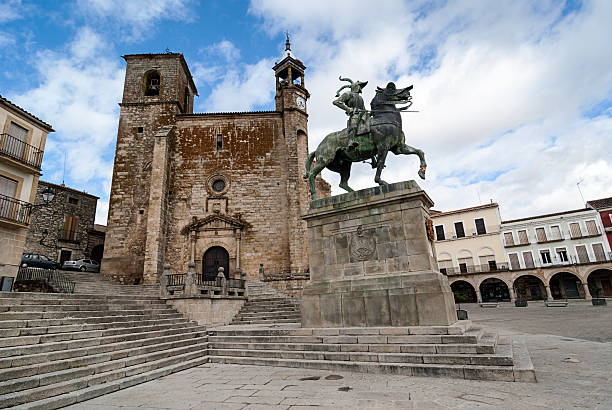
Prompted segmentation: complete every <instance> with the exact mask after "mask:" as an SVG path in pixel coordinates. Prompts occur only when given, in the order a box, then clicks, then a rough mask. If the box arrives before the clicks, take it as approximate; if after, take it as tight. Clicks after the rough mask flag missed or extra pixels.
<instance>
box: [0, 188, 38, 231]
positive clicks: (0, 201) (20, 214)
mask: <svg viewBox="0 0 612 410" xmlns="http://www.w3.org/2000/svg"><path fill="white" fill-rule="evenodd" d="M31 213H32V205H31V204H29V203H27V202H25V201H20V200H19V199H15V198H11V197H10V196H6V195H0V219H7V220H9V221H13V222H18V223H20V224H24V225H28V224H29V223H30V214H31Z"/></svg>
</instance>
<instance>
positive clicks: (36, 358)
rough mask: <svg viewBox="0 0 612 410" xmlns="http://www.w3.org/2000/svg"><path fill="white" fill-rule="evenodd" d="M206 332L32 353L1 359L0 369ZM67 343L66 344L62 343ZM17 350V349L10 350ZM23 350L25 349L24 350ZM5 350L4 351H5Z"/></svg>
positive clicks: (148, 344)
mask: <svg viewBox="0 0 612 410" xmlns="http://www.w3.org/2000/svg"><path fill="white" fill-rule="evenodd" d="M204 336H205V332H202V331H195V332H188V333H187V332H185V333H177V334H172V335H167V336H157V337H148V338H142V339H137V340H130V341H125V342H116V343H108V344H93V342H95V340H94V341H93V342H89V343H84V344H85V345H86V346H84V347H75V348H72V349H64V350H52V351H49V352H30V353H31V354H28V355H20V356H12V357H4V358H2V359H0V368H8V367H18V366H27V365H31V364H37V363H45V362H49V361H55V360H63V359H69V358H75V357H82V356H87V355H94V354H100V353H108V352H114V351H117V350H126V349H132V348H137V347H142V346H150V345H155V344H161V343H166V342H175V341H180V340H183V339H189V338H194V337H204ZM62 343H65V342H62ZM9 349H15V348H9ZM22 349H23V348H22ZM3 350H4V349H3ZM6 350H8V349H6Z"/></svg>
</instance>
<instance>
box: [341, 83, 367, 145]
mask: <svg viewBox="0 0 612 410" xmlns="http://www.w3.org/2000/svg"><path fill="white" fill-rule="evenodd" d="M340 80H341V81H348V82H349V83H350V85H343V86H342V87H340V89H339V90H338V91H337V92H336V97H339V98H337V99H336V100H334V105H335V106H337V107H340V108H342V109H343V110H344V111H345V112H346V115H348V116H349V119H348V121H347V123H346V128H347V134H348V142H347V146H348V149H349V150H354V149H355V148H356V147H357V146H358V145H359V141H358V140H357V137H358V136H359V135H363V134H367V133H368V132H369V131H370V129H369V128H370V127H369V122H370V121H369V120H370V115H369V113H368V112H367V111H366V109H365V104H364V102H363V98H362V97H361V90H362V89H363V88H364V87H365V86H366V85H368V82H367V81H365V82H363V81H353V80H351V79H350V78H342V77H340ZM345 88H350V89H351V90H350V91H346V92H344V93H342V95H340V91H342V90H343V89H345Z"/></svg>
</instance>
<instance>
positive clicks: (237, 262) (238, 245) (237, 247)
mask: <svg viewBox="0 0 612 410" xmlns="http://www.w3.org/2000/svg"><path fill="white" fill-rule="evenodd" d="M240 236H241V235H240V229H236V270H238V271H239V270H240Z"/></svg>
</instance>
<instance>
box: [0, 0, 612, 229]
mask: <svg viewBox="0 0 612 410" xmlns="http://www.w3.org/2000/svg"><path fill="white" fill-rule="evenodd" d="M143 4H146V5H143ZM611 18H612V2H610V1H606V0H601V1H584V2H581V1H553V0H539V1H526V0H517V1H513V2H499V3H496V7H491V3H490V1H488V0H470V1H452V2H447V1H441V0H439V1H436V0H434V1H432V0H423V1H388V2H385V3H384V4H382V5H378V6H376V7H374V6H372V2H371V1H336V2H329V1H322V0H311V1H309V2H308V3H303V4H296V3H295V2H286V1H280V0H252V1H250V2H247V1H195V0H149V1H147V2H142V1H135V0H89V1H86V0H73V1H27V0H22V1H17V0H8V1H6V0H4V1H0V56H2V58H1V61H2V67H1V68H0V94H2V95H3V96H5V97H7V98H9V99H10V100H12V101H13V102H15V103H17V104H19V105H21V106H23V107H25V108H26V109H28V110H29V111H31V112H32V113H34V114H35V115H37V116H39V117H40V118H42V119H43V120H45V121H47V122H49V123H50V124H52V125H53V127H54V128H55V130H56V132H55V133H53V134H51V135H50V136H49V138H48V143H47V147H46V150H45V156H44V162H43V173H44V176H43V179H44V180H48V181H51V182H55V183H60V182H61V181H62V177H63V175H62V174H63V161H64V155H66V158H67V171H66V175H65V181H66V184H67V185H69V186H71V187H74V188H77V189H82V190H86V191H88V192H91V193H94V194H96V195H98V196H100V201H99V209H98V215H97V222H99V223H105V220H106V213H107V207H108V192H109V190H110V179H111V175H112V166H113V157H114V146H115V138H116V130H117V121H118V113H119V109H118V106H117V103H118V102H120V100H121V91H122V87H123V76H124V67H125V65H124V62H123V60H122V59H121V57H120V56H121V55H123V54H130V53H147V52H164V51H165V50H166V49H169V50H171V51H174V52H182V53H184V54H185V58H186V60H187V63H188V64H189V66H190V69H191V71H192V74H193V75H194V79H195V81H196V85H197V87H198V91H199V93H200V97H199V98H198V99H197V101H196V105H195V110H196V111H198V112H206V111H238V110H266V109H273V92H274V90H273V87H274V82H273V81H274V78H273V73H272V70H271V67H272V65H273V64H274V62H275V61H276V60H278V58H279V57H281V55H282V51H283V49H284V34H283V32H284V31H285V30H289V32H290V33H291V34H292V46H293V47H292V48H293V52H294V54H295V55H296V56H297V57H298V58H300V59H301V60H303V61H304V63H305V64H306V66H307V67H308V70H307V72H306V86H307V88H308V89H309V91H310V92H311V95H312V97H311V99H310V101H309V103H308V110H309V114H310V117H309V143H310V149H311V150H313V149H314V148H315V147H316V144H318V143H319V142H320V141H321V140H322V139H323V137H324V136H325V135H326V134H327V133H329V132H331V131H334V130H337V129H339V128H341V127H343V126H344V123H345V120H346V117H345V116H344V114H343V113H342V112H341V111H340V110H338V109H337V108H335V107H333V106H332V105H331V101H332V99H333V94H334V92H335V90H336V89H337V88H338V85H339V84H338V80H337V78H338V76H339V75H342V76H348V77H351V78H353V79H359V80H362V81H370V83H369V86H368V87H366V89H365V90H364V99H365V100H366V102H369V101H370V99H371V98H372V97H373V90H374V89H375V86H377V85H384V84H386V83H387V82H388V81H395V82H396V83H397V84H398V85H400V86H406V85H409V84H413V85H414V91H413V96H414V106H413V108H414V109H415V110H419V111H420V112H419V113H413V114H405V115H404V132H405V133H406V136H407V143H408V144H410V145H413V146H416V147H419V148H422V149H423V150H424V151H425V152H426V155H427V159H428V162H429V168H428V179H427V180H426V181H419V184H420V185H421V186H422V187H423V188H424V189H426V190H427V192H428V193H429V194H430V196H431V197H432V198H433V199H434V201H435V202H436V208H438V209H441V210H449V209H454V208H458V207H464V206H473V205H476V204H477V203H478V202H488V201H489V199H493V200H495V201H497V202H499V203H500V204H501V206H502V209H501V212H502V216H503V217H504V218H514V217H520V216H528V215H532V214H537V213H541V212H552V211H558V210H563V209H569V208H577V207H580V206H581V203H580V202H581V201H580V197H579V194H578V191H577V188H576V182H577V181H579V180H580V179H584V182H583V183H581V185H580V186H581V189H582V190H583V193H584V195H585V198H587V199H594V198H601V197H607V196H611V195H612V119H611V116H612V108H611V107H612V70H610V67H612V53H610V51H609V39H610V38H612V25H610V24H609V21H610V19H611ZM417 170H418V161H417V159H416V157H415V158H411V157H393V156H391V158H390V159H389V161H388V166H387V168H386V169H385V174H384V177H385V179H386V180H387V181H390V182H395V181H400V180H405V179H413V178H416V171H417ZM324 177H325V178H326V179H327V180H328V181H330V182H331V183H332V186H334V192H335V193H340V192H341V191H340V190H338V189H337V188H335V186H337V183H338V178H337V176H336V175H335V174H332V173H324ZM351 184H352V186H353V187H354V188H364V187H367V186H371V185H372V184H373V175H372V174H371V172H370V170H369V167H368V166H366V165H359V164H358V165H355V167H354V172H353V176H352V178H351Z"/></svg>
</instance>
